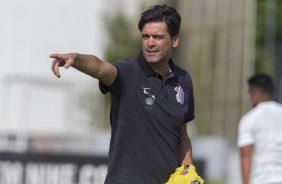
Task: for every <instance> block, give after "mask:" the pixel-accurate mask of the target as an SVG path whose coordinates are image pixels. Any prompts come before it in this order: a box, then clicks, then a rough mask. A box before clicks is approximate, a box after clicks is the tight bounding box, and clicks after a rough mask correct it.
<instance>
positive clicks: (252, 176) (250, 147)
mask: <svg viewBox="0 0 282 184" xmlns="http://www.w3.org/2000/svg"><path fill="white" fill-rule="evenodd" d="M248 85H249V96H250V100H251V102H252V104H253V106H254V108H253V109H252V110H251V111H249V112H248V113H247V114H245V115H244V116H243V117H242V119H241V121H240V124H239V131H238V147H239V148H240V158H241V172H242V179H243V184H249V183H251V184H266V183H272V184H273V183H277V184H278V183H282V134H281V132H282V105H281V104H279V103H277V102H275V101H273V99H274V98H273V94H274V82H273V80H272V78H271V77H270V76H268V75H265V74H257V75H254V76H252V77H251V78H250V79H249V80H248Z"/></svg>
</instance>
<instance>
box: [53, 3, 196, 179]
mask: <svg viewBox="0 0 282 184" xmlns="http://www.w3.org/2000/svg"><path fill="white" fill-rule="evenodd" d="M180 23H181V17H180V15H179V14H178V12H177V11H176V10H175V9H174V8H173V7H170V6H167V5H156V6H153V7H151V8H149V9H148V10H146V11H145V12H143V13H142V15H141V18H140V21H139V24H138V27H139V29H140V31H141V36H142V50H141V51H140V53H139V54H138V56H137V57H136V58H135V59H133V60H127V59H124V60H121V61H118V62H115V63H113V64H110V63H108V62H104V61H102V60H101V59H99V58H97V57H96V56H93V55H83V54H77V53H70V54H52V55H50V57H51V58H54V60H53V63H52V70H53V72H54V74H55V75H56V76H57V77H60V73H59V67H61V66H64V67H65V68H69V67H70V66H72V67H74V68H76V69H78V70H79V71H81V72H83V73H86V74H88V75H90V76H92V77H94V78H96V79H98V80H99V84H100V89H101V91H102V93H107V92H110V94H111V115H110V121H111V127H112V137H111V144H110V150H109V163H108V174H107V177H106V181H105V183H106V184H163V183H165V182H166V181H167V180H168V178H169V176H170V174H171V173H173V172H174V171H175V169H176V168H177V167H178V166H180V165H189V164H192V147H191V143H190V139H189V136H188V134H187V122H189V121H191V120H193V119H194V97H193V86H192V80H191V77H190V76H189V74H188V72H186V71H185V70H183V69H181V68H180V67H178V66H176V65H175V64H174V63H173V61H172V59H171V53H172V50H173V49H174V48H176V47H177V45H178V43H179V29H180ZM117 49H118V48H117Z"/></svg>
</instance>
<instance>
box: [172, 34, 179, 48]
mask: <svg viewBox="0 0 282 184" xmlns="http://www.w3.org/2000/svg"><path fill="white" fill-rule="evenodd" d="M179 39H180V36H179V34H177V35H175V36H174V37H173V38H172V47H173V48H176V47H177V46H178V44H179Z"/></svg>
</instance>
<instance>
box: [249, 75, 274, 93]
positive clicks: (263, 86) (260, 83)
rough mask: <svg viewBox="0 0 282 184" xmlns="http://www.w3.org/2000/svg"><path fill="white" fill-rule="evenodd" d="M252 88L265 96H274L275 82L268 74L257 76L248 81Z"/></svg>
mask: <svg viewBox="0 0 282 184" xmlns="http://www.w3.org/2000/svg"><path fill="white" fill-rule="evenodd" d="M248 85H249V86H250V88H255V89H258V90H260V91H261V92H263V93H264V94H268V95H273V93H274V82H273V80H272V78H271V77H270V76H269V75H267V74H263V73H260V74H255V75H253V76H252V77H250V78H249V80H248Z"/></svg>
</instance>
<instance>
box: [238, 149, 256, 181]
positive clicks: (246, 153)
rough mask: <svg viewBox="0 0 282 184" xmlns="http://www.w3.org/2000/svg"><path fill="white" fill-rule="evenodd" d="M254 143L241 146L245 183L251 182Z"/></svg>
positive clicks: (242, 170) (242, 171)
mask: <svg viewBox="0 0 282 184" xmlns="http://www.w3.org/2000/svg"><path fill="white" fill-rule="evenodd" d="M252 148H253V146H252V145H246V146H243V147H241V148H240V159H241V173H242V180H243V184H249V179H250V173H251V162H252Z"/></svg>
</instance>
